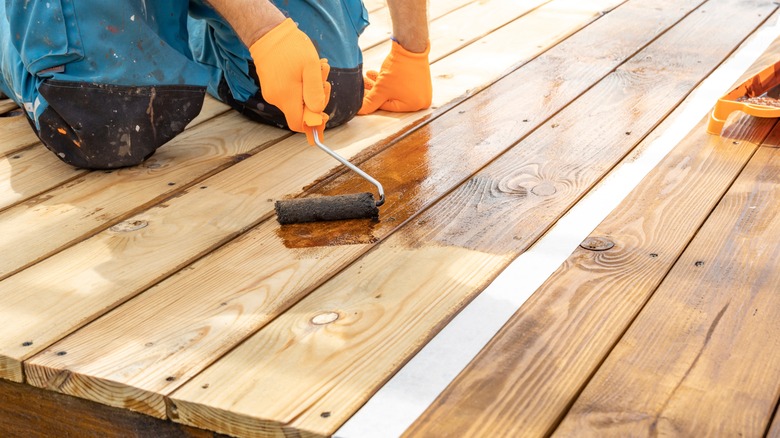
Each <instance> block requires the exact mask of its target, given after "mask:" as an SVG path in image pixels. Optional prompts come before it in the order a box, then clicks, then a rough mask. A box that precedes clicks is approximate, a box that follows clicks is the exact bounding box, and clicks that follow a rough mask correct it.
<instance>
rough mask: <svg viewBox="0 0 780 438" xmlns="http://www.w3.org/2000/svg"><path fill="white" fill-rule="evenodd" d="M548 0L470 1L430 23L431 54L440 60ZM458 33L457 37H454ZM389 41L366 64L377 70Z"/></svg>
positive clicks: (387, 50) (366, 58)
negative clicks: (522, 0) (433, 50)
mask: <svg viewBox="0 0 780 438" xmlns="http://www.w3.org/2000/svg"><path fill="white" fill-rule="evenodd" d="M545 3H549V0H530V1H529V0H526V1H524V2H522V3H520V4H518V2H517V0H489V1H480V2H471V3H468V4H466V5H465V6H463V7H461V8H459V9H457V10H454V11H452V12H450V13H449V14H447V16H446V17H444V18H442V19H438V20H433V21H431V23H430V44H431V47H432V48H435V52H434V53H432V54H431V55H430V56H429V59H430V60H431V61H438V60H439V59H441V58H443V57H445V56H446V55H448V54H450V53H452V52H453V51H455V50H458V49H460V48H461V47H463V46H465V45H467V44H469V43H471V42H473V41H476V40H478V39H480V38H482V37H484V36H485V35H488V34H490V33H491V32H493V31H494V30H496V29H497V28H499V27H501V26H503V25H505V24H507V23H509V22H511V21H513V20H516V19H517V18H519V17H522V16H523V15H525V14H527V13H529V12H531V11H533V10H534V9H536V8H537V7H539V6H541V5H543V4H545ZM454 35H457V38H455V37H453V36H454ZM390 45H391V42H390V40H386V41H384V42H383V43H379V44H377V45H376V46H375V49H376V50H372V51H370V52H369V53H367V54H366V55H365V56H364V57H363V62H364V65H365V66H367V67H368V68H369V69H377V68H379V66H380V65H382V62H383V61H384V58H385V56H387V54H388V53H390Z"/></svg>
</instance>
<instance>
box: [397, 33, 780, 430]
mask: <svg viewBox="0 0 780 438" xmlns="http://www.w3.org/2000/svg"><path fill="white" fill-rule="evenodd" d="M778 49H780V40H777V41H775V43H774V44H773V45H772V46H771V47H770V48H769V49H768V50H767V52H766V54H765V55H764V56H762V57H761V58H760V59H759V60H758V61H757V62H756V63H755V64H754V65H753V66H752V68H751V69H749V70H748V71H747V72H746V73H745V74H744V75H743V78H742V79H740V80H739V81H738V83H741V82H742V81H744V80H746V79H747V78H749V77H751V76H752V75H753V74H755V73H757V72H758V71H761V70H763V69H764V68H765V67H766V66H767V65H770V64H771V63H773V62H775V59H774V55H773V54H774V53H776V51H777V50H778ZM667 125H670V123H669V121H666V122H664V123H663V124H662V125H661V126H660V127H659V129H657V130H656V133H654V134H653V135H650V136H649V137H648V138H647V139H645V140H644V141H643V143H642V144H640V145H639V146H638V147H637V149H638V150H640V151H641V150H643V149H644V148H645V146H646V145H648V144H651V143H652V142H654V141H655V140H656V139H657V137H658V135H660V133H661V132H663V131H664V130H665V129H666V128H667ZM773 125H774V121H773V120H769V121H767V120H762V121H757V120H754V119H751V118H749V117H742V118H741V119H739V121H738V123H736V124H735V125H734V126H731V127H730V128H729V131H728V132H724V134H723V137H724V138H722V139H721V138H720V137H712V136H709V135H707V134H706V133H705V129H704V128H705V126H706V120H704V121H702V122H701V123H699V125H698V126H696V127H695V128H694V129H693V130H692V131H691V133H690V134H689V135H688V136H687V138H686V139H685V140H683V142H681V143H680V145H678V146H677V147H676V149H675V150H674V151H673V152H672V153H671V154H670V155H669V156H668V157H667V158H666V159H664V161H663V162H661V163H660V164H659V165H658V166H657V167H656V169H655V170H654V171H653V172H652V173H651V174H650V175H648V177H646V178H645V179H644V181H643V182H642V184H641V185H640V186H638V187H637V188H636V189H635V190H634V192H633V193H632V194H631V195H630V196H629V197H628V198H627V199H626V200H625V201H624V202H623V203H622V204H621V205H620V206H619V207H618V208H617V209H616V210H615V211H614V212H613V213H612V214H611V215H610V216H609V217H608V218H607V219H606V220H605V221H604V222H603V223H602V224H600V225H599V226H598V227H597V228H596V229H595V230H594V231H593V233H592V234H591V237H594V238H603V239H608V240H609V241H610V242H613V243H614V244H615V247H614V248H612V249H610V250H609V251H606V252H594V251H589V250H586V249H583V248H578V249H577V250H576V251H575V252H574V253H573V254H572V256H571V257H570V258H569V259H568V260H567V261H566V263H565V264H564V265H563V266H562V267H561V268H559V269H558V271H557V272H556V273H555V274H554V275H553V276H552V277H551V278H550V279H549V280H548V281H547V282H545V284H544V285H543V286H542V287H540V288H539V290H537V291H536V293H535V294H534V295H533V296H532V297H531V299H530V300H529V301H528V302H527V303H526V304H525V305H523V307H522V308H521V309H520V310H519V311H518V312H517V313H516V314H515V315H514V316H513V317H512V319H511V320H510V321H509V322H508V323H507V324H506V326H505V327H504V328H503V329H502V330H501V331H500V332H499V333H498V334H497V335H496V337H495V338H494V339H493V340H492V341H491V342H490V344H489V345H487V346H486V347H485V348H484V349H483V351H482V352H481V353H480V354H479V355H478V356H477V357H476V358H475V359H474V361H473V362H472V363H470V364H469V366H468V367H467V368H466V369H465V370H464V371H463V372H462V373H461V374H460V375H459V376H458V377H457V378H456V379H455V380H454V381H453V382H452V383H451V384H450V385H449V386H448V388H447V389H446V390H445V391H444V392H443V393H442V394H441V395H440V396H439V397H438V398H437V400H436V401H435V402H434V403H433V404H432V405H431V407H430V408H429V409H428V410H427V411H426V412H425V414H423V415H422V416H421V417H420V418H419V419H418V420H417V421H416V422H415V424H414V425H413V426H412V427H411V428H410V429H409V430H408V431H407V435H408V436H448V435H451V434H454V433H456V432H457V433H458V434H460V433H465V434H468V435H474V436H491V434H492V435H496V434H509V435H516V436H547V435H549V434H550V433H551V432H552V430H553V429H554V428H555V426H556V425H557V422H558V421H559V418H560V416H561V415H562V413H565V412H566V410H567V409H568V406H570V405H571V403H573V400H574V399H575V398H576V396H577V395H578V394H579V391H580V390H581V388H582V387H583V386H584V385H585V384H586V383H587V381H588V379H589V378H590V376H592V374H593V373H594V372H595V370H596V369H597V368H598V366H599V365H600V364H601V362H602V360H603V358H604V357H605V356H606V355H607V354H608V353H609V351H610V349H611V348H612V346H613V345H614V344H615V343H616V342H617V340H618V339H619V338H620V336H621V335H622V334H623V333H624V331H625V328H626V327H627V326H628V325H629V324H630V323H631V321H632V320H633V319H634V317H635V316H636V314H637V313H638V312H639V310H640V309H641V307H642V306H643V305H644V303H645V302H646V301H647V299H648V298H649V297H650V296H651V294H652V293H653V291H654V290H655V288H656V287H657V286H658V284H659V283H660V282H661V281H662V279H663V277H664V276H665V275H666V273H667V272H668V270H669V269H670V268H671V266H672V265H673V264H674V262H675V260H677V258H678V257H679V255H680V254H681V253H682V251H683V250H684V248H685V246H686V245H687V243H688V242H689V241H690V239H692V238H693V236H694V234H695V233H696V231H697V230H698V229H699V227H700V225H701V223H703V222H704V220H705V219H706V218H707V216H708V215H709V212H710V211H711V210H712V208H713V207H714V206H715V204H716V203H717V202H718V200H719V199H720V198H721V196H722V194H723V193H724V192H725V191H726V189H727V188H728V187H729V186H730V184H731V183H732V181H733V180H734V179H735V178H736V176H737V175H738V174H739V172H740V171H741V169H742V168H743V166H744V165H745V164H746V163H747V161H748V160H749V159H750V157H751V155H752V154H753V153H754V151H755V149H756V147H757V145H758V144H759V143H760V142H761V141H762V140H763V139H764V137H765V136H766V135H767V133H768V132H769V130H770V129H771V127H772V126H773ZM735 139H738V140H735ZM774 141H775V140H774V139H770V140H769V143H773V142H774ZM632 161H633V158H632V157H631V156H629V157H628V158H627V159H626V160H625V162H627V163H631V162H632ZM584 346H587V348H585V347H584Z"/></svg>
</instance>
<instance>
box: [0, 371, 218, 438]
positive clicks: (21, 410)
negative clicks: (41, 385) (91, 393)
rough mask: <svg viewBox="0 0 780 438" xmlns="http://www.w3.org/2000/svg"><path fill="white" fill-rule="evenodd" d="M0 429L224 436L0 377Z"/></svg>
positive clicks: (143, 437) (44, 436) (120, 436)
mask: <svg viewBox="0 0 780 438" xmlns="http://www.w3.org/2000/svg"><path fill="white" fill-rule="evenodd" d="M0 431H2V433H3V436H4V437H26V438H35V437H41V438H48V437H53V436H61V437H67V436H73V437H105V438H110V437H116V438H126V437H138V438H148V437H155V438H219V437H223V436H224V435H219V434H215V433H213V432H208V431H205V430H201V429H196V428H193V427H190V426H184V425H181V424H176V423H173V422H170V421H164V420H159V419H156V418H151V417H149V416H146V415H141V414H138V413H135V412H130V411H128V410H126V409H119V408H112V407H108V406H104V405H101V404H99V403H95V402H91V401H88V400H81V399H78V398H75V397H70V396H66V395H62V394H57V393H54V392H51V391H44V390H42V389H38V388H34V387H32V386H29V385H24V384H20V383H13V382H9V381H7V380H2V379H0Z"/></svg>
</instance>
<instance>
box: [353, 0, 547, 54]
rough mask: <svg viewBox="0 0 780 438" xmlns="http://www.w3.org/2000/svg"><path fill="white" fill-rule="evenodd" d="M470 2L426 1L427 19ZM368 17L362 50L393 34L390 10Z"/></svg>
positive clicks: (362, 40) (457, 0)
mask: <svg viewBox="0 0 780 438" xmlns="http://www.w3.org/2000/svg"><path fill="white" fill-rule="evenodd" d="M488 1H490V0H488ZM526 1H528V0H526ZM532 1H533V0H532ZM546 1H550V0H546ZM472 2H474V0H430V1H429V2H428V21H429V22H435V21H436V20H437V19H439V18H442V17H445V16H446V15H447V14H449V13H450V12H452V11H454V10H457V9H458V8H460V7H462V6H464V5H467V4H469V3H472ZM521 8H522V6H521ZM368 18H369V21H370V22H371V24H370V25H369V26H368V27H367V28H366V29H365V30H364V31H363V33H362V34H361V35H360V38H359V42H358V45H359V46H360V49H361V50H363V51H365V50H368V49H370V48H372V47H375V46H376V45H378V44H380V43H382V42H385V41H389V40H390V38H391V37H392V36H393V22H392V20H391V19H390V10H389V9H388V8H386V7H385V8H379V9H376V10H374V11H371V12H370V13H369V16H368ZM387 53H389V52H385V54H387Z"/></svg>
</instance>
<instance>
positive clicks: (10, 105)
mask: <svg viewBox="0 0 780 438" xmlns="http://www.w3.org/2000/svg"><path fill="white" fill-rule="evenodd" d="M16 108H19V105H17V104H16V102H14V101H13V100H11V99H0V117H3V116H5V115H6V113H8V112H9V111H12V110H14V109H16Z"/></svg>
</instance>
